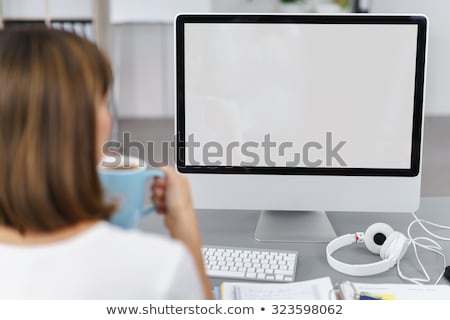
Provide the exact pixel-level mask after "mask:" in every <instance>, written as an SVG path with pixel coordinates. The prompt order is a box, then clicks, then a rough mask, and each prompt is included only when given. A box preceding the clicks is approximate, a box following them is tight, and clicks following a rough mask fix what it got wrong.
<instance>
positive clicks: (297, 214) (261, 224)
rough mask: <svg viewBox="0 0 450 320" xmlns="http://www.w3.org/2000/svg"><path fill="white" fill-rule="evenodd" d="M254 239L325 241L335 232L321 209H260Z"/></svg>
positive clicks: (267, 240) (334, 235) (329, 239)
mask: <svg viewBox="0 0 450 320" xmlns="http://www.w3.org/2000/svg"><path fill="white" fill-rule="evenodd" d="M254 237H255V239H256V240H257V241H263V242H264V241H265V242H316V243H327V242H330V241H331V240H333V239H335V238H336V233H335V232H334V229H333V227H332V225H331V223H330V220H328V217H327V215H326V213H325V212H323V211H272V210H270V211H262V212H261V215H260V217H259V220H258V224H257V226H256V230H255V235H254Z"/></svg>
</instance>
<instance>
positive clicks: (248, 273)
mask: <svg viewBox="0 0 450 320" xmlns="http://www.w3.org/2000/svg"><path fill="white" fill-rule="evenodd" d="M245 277H246V278H256V273H254V272H247V274H246V275H245Z"/></svg>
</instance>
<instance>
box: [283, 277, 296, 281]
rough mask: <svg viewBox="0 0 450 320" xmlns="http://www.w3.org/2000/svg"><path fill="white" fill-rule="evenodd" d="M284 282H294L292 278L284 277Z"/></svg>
mask: <svg viewBox="0 0 450 320" xmlns="http://www.w3.org/2000/svg"><path fill="white" fill-rule="evenodd" d="M284 280H286V281H294V279H293V278H292V277H284Z"/></svg>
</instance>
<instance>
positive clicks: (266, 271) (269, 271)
mask: <svg viewBox="0 0 450 320" xmlns="http://www.w3.org/2000/svg"><path fill="white" fill-rule="evenodd" d="M265 273H266V274H273V269H266V270H265Z"/></svg>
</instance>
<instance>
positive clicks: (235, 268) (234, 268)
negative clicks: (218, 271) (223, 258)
mask: <svg viewBox="0 0 450 320" xmlns="http://www.w3.org/2000/svg"><path fill="white" fill-rule="evenodd" d="M230 271H238V268H237V267H230Z"/></svg>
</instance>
